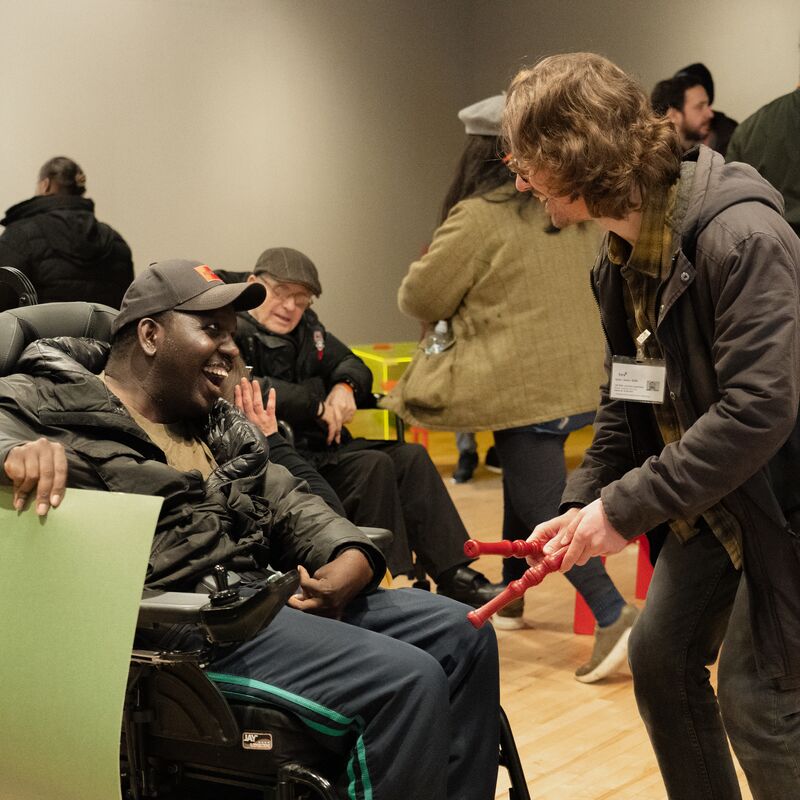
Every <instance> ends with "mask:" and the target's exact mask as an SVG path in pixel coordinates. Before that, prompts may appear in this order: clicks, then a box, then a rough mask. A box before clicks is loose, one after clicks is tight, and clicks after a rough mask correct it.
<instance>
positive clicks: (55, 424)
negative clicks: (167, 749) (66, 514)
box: [0, 260, 499, 800]
mask: <svg viewBox="0 0 800 800" xmlns="http://www.w3.org/2000/svg"><path fill="white" fill-rule="evenodd" d="M264 297H265V290H264V287H263V286H262V285H261V284H260V283H248V284H236V285H226V284H224V283H223V282H222V281H221V280H220V279H219V278H218V277H217V276H216V275H215V274H214V272H213V271H212V270H211V269H210V268H209V267H208V266H207V265H204V264H201V263H200V262H192V261H180V260H178V261H165V262H160V263H156V264H154V265H152V266H151V268H150V269H148V270H147V271H145V272H144V273H143V274H141V275H139V276H138V277H137V278H136V279H135V280H134V282H133V283H132V284H131V286H130V288H129V289H128V292H127V293H126V295H125V298H124V300H123V304H122V309H121V311H120V314H119V315H118V316H117V317H116V319H115V321H114V323H113V326H112V331H113V339H112V343H111V345H110V346H109V345H107V344H105V343H102V342H98V341H95V340H91V339H71V338H60V339H49V340H48V339H44V340H38V341H36V342H34V343H33V344H31V345H30V346H29V347H28V348H27V349H26V350H25V352H24V353H23V354H22V356H20V358H19V360H18V362H17V373H16V374H14V375H12V376H10V377H8V378H5V379H3V380H0V462H1V463H3V466H4V470H3V472H2V474H3V477H4V478H5V479H6V481H7V482H11V483H12V484H13V487H14V504H15V507H16V508H18V509H22V508H23V507H24V506H25V505H26V504H27V503H28V502H30V503H31V504H32V505H33V506H34V507H35V509H36V512H37V513H38V514H40V515H44V514H47V513H48V512H50V510H51V509H57V506H58V505H59V503H60V501H61V499H62V498H63V496H64V492H65V490H66V488H67V487H78V488H89V489H101V490H108V491H121V492H129V493H138V494H153V495H158V496H161V497H163V498H164V505H163V508H162V512H161V515H160V518H159V522H158V525H157V528H156V532H155V535H154V538H153V545H152V550H151V557H150V562H149V566H148V572H147V578H146V586H147V587H149V588H154V589H174V590H178V591H192V590H194V589H195V587H196V586H198V584H200V583H202V582H203V579H204V578H206V577H207V576H208V575H209V574H210V573H212V571H213V569H214V567H215V566H216V565H223V566H225V567H227V568H228V569H231V570H235V571H236V572H237V573H238V574H239V575H241V576H242V579H243V580H244V582H245V583H247V582H250V583H259V582H261V583H263V582H264V581H265V580H266V578H267V577H268V576H269V574H270V569H271V568H272V569H278V570H282V571H286V570H291V569H295V568H296V569H297V570H298V571H299V574H300V591H299V593H298V594H297V595H295V596H292V597H291V598H290V600H289V602H288V605H287V606H284V607H283V608H281V609H280V610H279V612H278V613H277V615H276V616H275V617H274V619H273V620H272V622H271V623H270V624H269V625H268V626H267V627H265V628H263V629H262V630H260V631H259V633H257V634H256V635H255V636H254V637H253V638H251V639H250V640H249V641H246V642H243V643H240V644H237V645H234V646H221V647H216V648H215V649H212V652H211V659H210V662H209V664H208V665H207V668H208V670H209V671H210V672H213V673H214V674H215V680H216V681H217V682H220V681H221V682H222V683H223V684H224V683H225V681H226V680H229V682H230V683H231V684H232V685H235V686H241V685H242V684H243V683H246V685H247V686H248V691H249V692H250V693H251V696H253V697H255V698H259V697H261V698H263V699H265V700H268V701H269V702H270V703H272V704H273V705H278V706H281V707H285V708H286V709H287V710H289V711H291V712H292V713H295V714H296V715H298V716H299V717H301V718H302V719H304V720H305V721H306V722H307V724H309V725H310V726H313V727H314V728H315V729H316V730H317V731H321V732H323V734H324V736H327V737H330V740H331V749H333V750H338V751H341V749H342V748H341V742H343V741H345V742H347V746H346V747H345V750H346V752H347V757H346V758H345V760H344V763H343V764H342V768H341V772H340V773H339V774H336V775H333V776H331V777H332V778H333V779H334V781H335V782H336V784H337V786H338V788H339V791H340V793H341V796H347V797H352V798H361V797H372V798H375V800H394V799H395V798H396V799H397V800H399V799H400V798H408V797H413V798H426V799H428V800H437V799H438V798H467V799H468V800H472V799H474V800H488V799H489V798H491V797H493V796H494V787H495V779H496V773H497V753H498V729H499V721H498V720H499V717H498V715H499V690H498V661H497V648H496V642H495V638H494V634H493V632H492V630H491V627H489V626H487V627H485V628H482V629H481V630H475V629H474V628H473V627H472V626H471V625H469V623H468V622H467V621H466V618H465V614H466V611H467V609H466V608H465V606H463V605H461V604H460V603H457V602H455V601H453V600H451V599H449V598H447V597H442V596H437V595H432V594H430V593H427V592H420V591H416V590H389V591H387V590H381V589H377V588H376V587H377V584H378V582H379V580H380V578H381V576H382V575H383V573H384V570H385V562H384V559H383V556H382V554H381V552H380V551H379V550H378V549H377V548H376V547H375V546H374V545H373V544H372V542H371V541H370V540H369V539H368V538H367V537H366V536H365V535H364V534H362V533H361V531H359V530H358V528H356V527H355V526H354V525H353V524H351V523H350V522H348V521H347V520H346V519H344V518H342V517H340V516H338V515H336V514H335V513H334V512H333V511H331V510H330V509H329V508H328V506H327V505H326V504H325V503H324V502H323V501H322V500H321V499H319V498H318V497H317V496H315V495H313V494H311V493H310V492H308V491H307V487H306V485H305V484H304V483H302V482H300V481H297V480H296V479H294V478H292V477H291V476H290V475H289V473H288V472H287V471H286V470H284V469H283V468H282V467H279V466H278V465H276V464H270V463H269V460H268V452H267V448H266V446H265V443H264V440H263V438H262V437H261V435H260V434H259V433H258V432H257V431H256V430H255V428H254V427H253V426H252V425H251V424H250V423H249V422H248V421H247V420H246V419H245V418H244V416H243V415H242V414H240V413H239V412H238V411H237V410H236V409H235V408H234V407H233V406H232V405H230V404H229V403H227V402H226V401H225V400H223V399H222V397H221V394H222V391H223V384H224V383H225V380H226V377H227V374H228V372H229V370H230V369H231V365H232V361H233V359H234V358H235V357H236V355H237V353H238V351H237V348H236V345H235V344H234V339H233V336H234V333H235V330H236V311H238V310H242V309H247V308H253V307H255V306H258V305H259V304H260V303H262V302H263V300H264ZM52 513H57V510H55V511H53V512H52ZM154 635H155V634H154ZM197 636H198V633H197V632H196V631H195V630H194V629H192V628H190V627H187V626H175V627H174V628H172V629H169V630H167V631H166V632H164V631H161V632H160V633H159V634H158V641H157V642H156V644H158V646H160V647H165V648H173V647H178V646H184V645H186V644H191V643H192V641H193V639H195V638H196V637H197ZM226 676H227V677H226Z"/></svg>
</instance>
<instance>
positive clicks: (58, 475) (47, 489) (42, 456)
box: [3, 438, 67, 517]
mask: <svg viewBox="0 0 800 800" xmlns="http://www.w3.org/2000/svg"><path fill="white" fill-rule="evenodd" d="M3 466H4V468H5V471H6V475H8V477H9V478H10V480H11V483H12V484H13V487H14V508H15V509H16V510H17V511H22V509H23V508H24V507H25V503H26V502H27V500H28V497H29V496H30V494H31V493H32V492H34V491H35V492H36V513H37V514H38V515H39V516H40V517H43V516H44V515H45V514H47V512H48V511H49V510H50V508H51V507H52V508H57V507H58V505H59V503H60V502H61V500H62V499H63V498H64V491H65V489H66V486H67V456H66V454H65V452H64V446H63V445H62V444H59V443H58V442H51V441H49V440H48V439H45V438H41V439H37V440H36V441H35V442H26V443H25V444H21V445H18V446H17V447H14V448H12V449H11V450H9V452H8V455H7V456H6V460H5V464H4V465H3Z"/></svg>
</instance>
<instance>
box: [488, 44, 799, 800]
mask: <svg viewBox="0 0 800 800" xmlns="http://www.w3.org/2000/svg"><path fill="white" fill-rule="evenodd" d="M503 129H504V134H505V139H506V142H507V145H508V148H509V150H510V152H511V153H513V156H514V161H513V166H514V168H515V171H516V173H517V178H516V184H517V189H518V190H519V191H521V192H531V193H532V194H533V195H534V196H535V197H537V198H538V199H539V200H540V201H541V202H542V203H543V204H544V208H545V210H546V211H547V212H548V214H549V215H550V218H551V220H552V221H553V223H554V224H555V225H556V226H558V227H564V226H566V225H570V224H573V223H578V222H581V221H585V220H590V219H594V220H595V221H596V222H598V223H599V225H600V226H601V227H602V228H603V229H605V231H606V238H605V240H604V243H603V244H602V246H601V248H600V252H599V254H598V257H597V260H596V262H595V266H594V268H593V270H592V275H591V280H592V288H593V291H594V294H595V297H596V298H597V302H598V307H599V309H600V318H601V321H602V324H603V330H604V332H605V336H606V381H605V384H604V386H603V389H602V394H601V400H600V407H599V409H598V411H597V416H596V418H595V429H594V438H593V440H592V444H591V445H590V447H589V448H588V450H587V451H586V454H585V457H584V460H583V463H582V464H581V466H580V467H579V468H578V469H577V470H575V471H574V472H573V473H572V475H571V476H570V478H569V479H568V481H567V486H566V489H565V490H564V494H563V495H562V497H561V507H560V511H561V514H560V516H557V517H555V518H553V519H551V520H549V521H548V522H544V523H542V524H541V525H539V526H537V528H536V529H535V530H534V531H533V534H532V535H533V537H542V538H550V540H551V541H549V542H548V543H547V545H546V546H545V552H546V553H556V552H558V553H562V554H563V562H562V566H561V569H562V571H567V570H569V569H570V568H571V567H572V566H573V565H574V564H584V563H586V562H587V560H588V559H589V558H591V557H593V556H602V555H606V554H610V553H617V552H619V551H620V550H622V549H623V548H624V547H625V545H626V544H627V543H628V542H629V541H630V540H631V539H633V538H634V537H636V536H638V535H639V534H641V533H643V532H647V533H648V535H649V536H652V535H654V532H656V531H660V534H657V535H658V538H660V539H662V540H663V546H662V547H661V550H660V553H659V555H658V559H657V561H656V565H655V571H654V573H653V578H652V582H651V583H650V588H649V591H648V595H647V603H646V605H645V607H644V610H643V611H642V612H641V614H640V615H639V617H638V619H637V621H636V623H635V625H634V626H633V630H632V631H631V635H630V639H629V642H628V658H629V661H630V665H631V672H632V674H633V683H634V691H635V694H636V702H637V704H638V706H639V712H640V714H641V716H642V720H643V722H644V724H645V727H646V729H647V732H648V734H649V736H650V740H651V742H652V745H653V749H654V750H655V753H656V757H657V759H658V765H659V768H660V770H661V775H662V777H663V779H664V784H665V786H666V790H667V796H668V797H669V798H671V800H678V798H692V800H714V799H715V798H725V799H726V800H737V798H741V796H742V795H741V791H740V787H739V783H738V780H737V777H736V770H735V769H734V762H733V758H732V757H731V753H730V749H729V744H728V740H730V744H731V745H732V747H733V750H734V752H735V753H736V756H737V757H738V760H739V763H740V764H741V766H742V768H743V770H744V773H745V775H746V777H747V782H748V784H749V786H750V790H751V792H752V797H753V798H754V800H775V798H789V797H800V714H798V709H800V612H799V611H798V610H799V609H800V580H798V575H800V481H798V480H797V476H798V474H800V415H798V411H800V293H799V292H798V287H800V240H798V238H797V236H795V234H794V232H793V231H792V229H791V228H790V226H789V225H788V223H787V222H786V220H785V219H784V218H783V216H782V211H783V201H782V198H781V196H780V194H779V193H778V192H777V190H776V189H774V188H773V187H772V186H771V185H770V184H769V183H767V181H766V180H764V179H763V178H762V177H761V176H760V175H759V174H758V173H757V172H756V171H755V170H754V169H753V168H752V167H750V166H748V165H746V164H739V163H732V164H726V163H725V160H724V158H723V157H722V156H721V155H720V154H719V153H715V152H713V151H712V150H710V149H709V148H707V147H706V146H705V145H700V146H699V147H697V148H693V149H692V150H690V151H689V152H688V153H686V154H685V155H683V157H681V148H680V145H679V143H678V134H677V132H676V131H675V129H674V127H673V125H672V123H671V122H669V121H668V120H667V119H664V118H663V117H658V116H656V114H655V113H654V112H653V110H652V108H651V107H650V104H649V102H648V99H647V96H646V95H645V93H644V92H643V91H642V88H641V86H640V85H639V84H638V83H637V82H636V81H635V80H633V78H631V77H630V76H629V75H627V74H626V73H625V72H623V71H622V70H621V69H620V68H619V67H618V66H616V65H615V64H613V63H611V62H610V61H608V60H607V59H606V58H603V57H602V56H598V55H595V54H593V53H569V54H562V55H557V56H551V57H549V58H546V59H544V60H542V61H541V62H539V63H538V64H537V65H536V66H535V67H533V68H531V69H526V70H523V71H522V72H520V73H519V74H518V75H517V76H516V77H515V78H514V80H513V81H512V83H511V87H510V89H509V92H508V99H507V102H506V108H505V115H504V126H503ZM571 323H572V321H571V320H570V319H566V318H565V319H564V324H565V325H570V324H571ZM720 652H721V657H720V659H719V667H718V673H717V681H716V685H717V691H716V692H715V689H714V686H713V685H712V683H711V680H710V674H709V669H708V667H709V665H711V664H713V663H714V662H715V661H716V660H717V656H718V655H719V654H720Z"/></svg>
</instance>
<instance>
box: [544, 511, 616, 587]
mask: <svg viewBox="0 0 800 800" xmlns="http://www.w3.org/2000/svg"><path fill="white" fill-rule="evenodd" d="M572 512H574V513H572ZM569 515H571V518H570V519H567V517H568V516H569ZM557 521H558V523H559V524H558V526H554V525H553V523H555V522H557ZM547 526H550V527H549V528H547ZM556 527H557V530H555V528H556ZM540 528H547V530H548V531H550V530H552V531H553V534H552V537H551V539H550V541H549V542H548V543H547V544H546V545H545V553H546V554H550V553H554V552H556V551H558V550H561V549H563V548H564V547H566V548H567V553H566V555H565V556H564V560H563V561H562V562H561V572H567V571H568V570H569V569H571V568H572V567H573V566H574V565H575V564H578V565H579V566H582V565H583V564H585V563H586V562H587V561H588V560H589V559H590V558H591V557H592V556H607V555H612V554H613V553H619V552H620V551H621V550H622V549H623V548H624V547H625V545H627V544H628V540H627V539H626V538H625V537H624V536H623V535H622V534H621V533H619V531H617V530H616V529H615V528H614V527H613V526H612V525H611V523H610V522H609V521H608V517H607V516H606V512H605V510H604V509H603V501H602V500H600V499H599V498H598V499H597V500H595V501H594V502H593V503H589V505H588V506H585V507H584V508H581V509H570V510H569V511H567V512H566V514H562V515H561V516H560V517H556V518H555V519H553V520H550V522H544V523H542V524H541V525H537V527H536V528H535V529H534V531H533V535H534V536H535V535H536V531H538V530H539V529H540Z"/></svg>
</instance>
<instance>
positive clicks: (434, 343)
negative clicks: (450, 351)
mask: <svg viewBox="0 0 800 800" xmlns="http://www.w3.org/2000/svg"><path fill="white" fill-rule="evenodd" d="M454 341H455V338H454V337H453V331H452V329H451V328H450V325H449V324H448V322H447V320H446V319H440V320H439V321H438V322H437V323H436V325H435V326H434V328H433V331H432V332H431V333H430V334H429V335H428V338H427V339H425V352H426V353H427V354H428V355H429V356H435V355H438V354H439V353H443V352H444V351H445V350H447V348H448V347H452V346H453V342H454Z"/></svg>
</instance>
